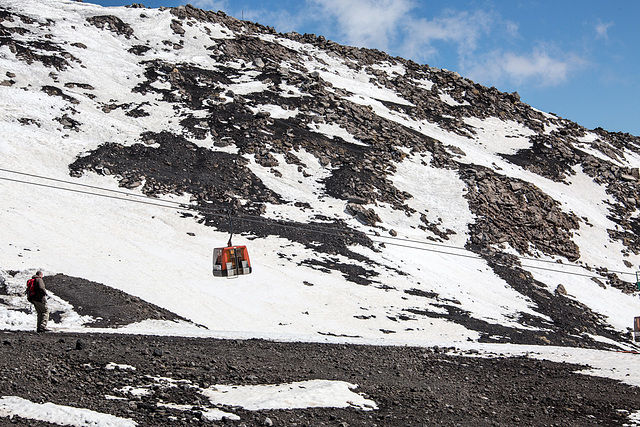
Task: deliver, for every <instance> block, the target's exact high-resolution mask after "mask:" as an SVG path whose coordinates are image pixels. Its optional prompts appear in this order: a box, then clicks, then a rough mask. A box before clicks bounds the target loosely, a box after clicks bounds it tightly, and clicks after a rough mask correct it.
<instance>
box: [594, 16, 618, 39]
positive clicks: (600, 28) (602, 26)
mask: <svg viewBox="0 0 640 427" xmlns="http://www.w3.org/2000/svg"><path fill="white" fill-rule="evenodd" d="M613 25H614V24H613V21H610V22H607V23H603V22H598V23H597V24H596V34H597V38H599V39H605V40H607V39H608V38H609V34H608V32H609V28H611V27H613Z"/></svg>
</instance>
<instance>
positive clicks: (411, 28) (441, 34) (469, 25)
mask: <svg viewBox="0 0 640 427" xmlns="http://www.w3.org/2000/svg"><path fill="white" fill-rule="evenodd" d="M492 24H493V18H492V17H491V16H490V15H489V14H488V13H486V12H483V11H475V12H456V11H446V12H445V14H444V15H442V16H440V17H437V18H434V19H431V20H426V19H420V20H407V23H406V25H405V28H404V30H405V31H404V34H403V35H404V37H403V46H402V47H401V49H402V51H403V55H408V56H409V57H411V58H417V59H418V60H429V59H432V58H433V57H434V56H436V55H437V53H438V49H437V48H436V44H437V43H440V42H443V43H452V44H453V45H454V46H455V48H456V50H457V52H458V54H459V55H460V56H461V57H466V56H468V55H470V54H472V53H473V52H474V51H475V50H476V49H477V47H478V42H479V40H480V39H481V38H482V37H483V36H484V35H486V34H487V33H489V32H490V30H491V26H492ZM430 57H431V58H430Z"/></svg>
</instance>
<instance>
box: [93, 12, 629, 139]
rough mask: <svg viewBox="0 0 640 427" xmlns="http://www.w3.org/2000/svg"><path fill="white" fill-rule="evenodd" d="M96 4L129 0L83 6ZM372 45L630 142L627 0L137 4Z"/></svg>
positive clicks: (280, 30)
mask: <svg viewBox="0 0 640 427" xmlns="http://www.w3.org/2000/svg"><path fill="white" fill-rule="evenodd" d="M85 2H87V3H96V4H100V5H103V6H123V5H126V4H131V3H133V1H131V0H129V1H125V0H85ZM137 2H138V3H143V4H144V5H145V6H148V7H154V8H155V7H159V6H167V7H172V6H179V5H181V4H186V3H191V4H193V5H194V6H196V7H199V8H202V9H208V10H223V11H225V12H226V13H227V14H229V15H232V16H235V17H237V18H244V19H246V20H251V21H256V22H259V23H261V24H263V25H268V26H272V27H275V29H276V30H277V31H279V32H288V31H297V32H299V33H315V34H318V35H324V36H325V37H327V38H328V39H330V40H333V41H335V42H338V43H340V44H347V45H352V46H362V47H369V48H376V49H379V50H383V51H385V52H388V53H389V54H391V55H393V56H401V57H404V58H407V59H412V60H414V61H416V62H418V63H421V64H429V65H431V66H433V67H438V68H446V69H448V70H452V71H457V72H459V73H460V74H461V75H462V76H464V77H468V78H470V79H472V80H473V81H475V82H477V83H481V84H483V85H485V86H495V87H496V88H498V89H499V90H501V91H505V92H513V91H517V92H518V93H519V94H520V97H521V100H522V101H523V102H525V103H527V104H530V105H531V106H533V107H535V108H538V109H540V110H543V111H546V112H552V113H555V114H557V115H559V116H561V117H564V118H567V119H570V120H573V121H575V122H577V123H578V124H580V125H583V126H585V127H587V128H589V129H593V128H595V127H598V126H600V127H603V128H604V129H606V130H609V131H614V132H618V131H620V132H629V133H632V134H634V135H638V136H640V66H639V65H640V59H639V56H640V26H639V25H638V24H637V17H638V16H640V2H638V1H635V0H617V1H615V2H605V1H602V0H559V1H550V0H549V1H547V0H526V1H525V0H522V1H520V0H459V1H448V2H442V1H426V0H422V1H420V0H191V1H181V0H153V1H151V0H137Z"/></svg>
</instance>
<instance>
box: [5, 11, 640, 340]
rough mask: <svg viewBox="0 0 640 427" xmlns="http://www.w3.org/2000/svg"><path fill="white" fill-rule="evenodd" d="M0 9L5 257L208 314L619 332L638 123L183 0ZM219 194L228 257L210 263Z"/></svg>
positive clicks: (378, 328) (373, 333) (346, 332)
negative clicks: (625, 123)
mask: <svg viewBox="0 0 640 427" xmlns="http://www.w3.org/2000/svg"><path fill="white" fill-rule="evenodd" d="M0 16H1V19H2V21H1V22H0V25H1V26H2V27H1V28H0V30H1V34H0V36H1V37H0V70H1V72H2V77H1V78H2V79H3V80H4V81H3V82H2V85H1V86H0V96H1V97H2V99H3V101H4V102H3V106H2V108H1V109H0V117H1V119H0V126H1V130H2V134H3V135H4V136H5V138H4V139H3V141H2V142H1V143H0V156H2V159H3V162H2V170H1V171H0V177H1V178H2V181H1V182H0V183H1V185H0V192H1V194H0V197H1V200H2V209H1V210H0V220H1V223H2V239H1V242H0V259H1V260H2V261H1V264H2V265H0V268H2V269H3V270H4V271H9V270H15V271H20V272H21V273H20V274H19V275H17V276H16V277H14V278H10V279H9V280H10V281H11V280H15V283H16V284H18V283H21V280H22V279H23V278H24V277H23V276H26V275H27V274H28V273H29V272H31V271H32V270H34V269H36V268H41V269H44V270H45V271H46V272H51V273H57V272H63V273H65V274H68V275H70V276H76V277H83V278H86V279H89V280H93V281H97V282H100V283H104V284H106V285H108V286H111V287H114V288H117V289H120V290H123V291H125V292H127V293H130V294H132V295H135V296H138V297H140V298H142V299H144V300H146V301H149V302H151V303H153V304H156V305H158V306H160V307H163V308H166V309H168V310H170V311H172V312H174V313H176V314H178V315H180V316H182V317H184V318H187V319H190V320H191V321H193V322H195V323H197V324H201V325H204V326H206V327H207V328H209V329H210V330H211V331H213V332H212V333H216V334H219V335H220V336H242V337H251V336H257V337H271V338H283V337H285V338H286V339H300V340H324V339H329V338H330V337H348V338H360V339H363V340H367V341H368V342H371V341H376V342H391V341H393V342H404V343H434V342H464V341H466V340H472V341H478V340H479V341H487V342H511V343H516V344H543V345H544V344H555V345H568V346H586V347H594V348H603V347H611V346H612V345H613V346H615V345H614V344H612V343H613V342H618V343H619V344H618V346H622V347H623V348H627V347H626V346H627V345H628V344H626V341H628V337H626V336H624V335H623V334H624V333H625V332H627V328H628V327H630V326H631V325H632V321H633V317H634V316H637V315H640V312H639V309H640V307H639V303H638V298H637V294H634V290H635V285H634V283H635V271H636V270H637V269H640V267H639V264H640V259H639V255H638V254H639V252H638V251H639V249H640V241H638V238H637V229H638V211H637V209H636V205H637V204H638V203H640V194H639V192H638V173H637V171H638V169H637V168H638V167H639V166H640V151H639V148H640V146H639V140H638V138H636V137H633V136H631V135H622V134H611V133H608V132H605V131H603V130H601V129H596V130H591V131H590V130H586V129H584V128H582V127H580V126H579V125H577V124H575V123H572V122H569V121H567V120H564V119H561V118H559V117H556V116H554V115H551V114H546V113H543V112H540V111H537V110H534V109H532V108H531V107H529V106H527V105H526V104H524V103H522V102H520V101H519V98H518V96H517V94H505V93H500V92H498V91H497V90H496V89H495V88H485V87H482V86H480V85H477V84H474V83H473V82H471V81H469V80H466V79H464V78H461V77H459V76H457V75H456V74H455V73H451V72H448V71H444V70H438V69H436V68H431V67H428V66H420V65H418V64H415V63H412V62H410V61H405V60H403V59H401V58H391V57H389V56H387V55H386V54H384V53H382V52H377V51H368V50H359V49H354V48H349V47H344V46H339V45H337V44H335V43H333V42H330V41H326V40H324V38H322V37H316V36H313V35H298V34H277V33H275V31H273V30H272V29H270V28H268V27H263V26H260V25H257V24H252V23H249V22H243V21H239V20H236V19H234V18H231V17H228V16H225V15H224V14H222V13H213V12H204V11H200V10H198V9H194V8H192V7H190V6H186V7H181V8H176V9H165V10H154V9H144V8H136V7H131V8H101V7H98V6H95V5H90V4H82V3H75V2H67V1H59V0H45V1H31V0H29V1H13V0H8V1H5V2H3V5H2V6H0ZM27 174H29V175H27ZM38 177H40V178H38ZM45 178H49V179H45ZM50 179H56V180H60V181H51V180H50ZM25 181H28V182H31V183H33V184H38V185H29V184H25V183H24V182H25ZM61 181H64V182H61ZM79 184H82V185H86V186H91V187H79V186H78V185H79ZM60 188H66V189H69V190H72V191H64V190H61V189H60ZM79 191H81V192H79ZM115 191H118V193H116V192H115ZM123 192H126V194H128V195H125V194H123ZM143 195H144V196H151V197H152V199H145V198H141V197H140V196H143ZM101 196H102V197H101ZM116 196H117V197H116ZM137 202H144V203H137ZM156 204H160V205H163V206H166V207H158V206H156ZM177 204H183V207H182V208H178V209H176V206H177ZM227 214H232V215H233V217H234V228H235V231H236V234H234V237H233V242H234V243H235V244H246V245H248V247H249V249H250V253H251V260H252V264H253V266H254V273H253V274H251V275H249V276H245V277H241V278H239V279H235V280H223V279H222V280H221V279H214V278H213V277H212V275H211V250H212V248H213V247H215V246H223V245H224V244H225V242H226V241H227V239H228V233H227V232H228V229H229V224H228V222H227ZM594 278H595V279H597V280H594ZM559 285H563V288H564V289H565V290H566V292H567V294H566V295H563V294H561V293H560V294H559V293H557V292H556V289H557V288H558V286H559Z"/></svg>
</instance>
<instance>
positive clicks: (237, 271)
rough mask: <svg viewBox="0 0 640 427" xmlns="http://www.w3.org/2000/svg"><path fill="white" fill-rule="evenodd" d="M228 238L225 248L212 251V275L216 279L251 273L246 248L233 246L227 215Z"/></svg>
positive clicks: (231, 222)
mask: <svg viewBox="0 0 640 427" xmlns="http://www.w3.org/2000/svg"><path fill="white" fill-rule="evenodd" d="M229 228H230V232H231V234H230V236H229V241H228V242H227V246H225V247H224V248H215V249H214V250H213V275H214V276H216V277H238V276H239V275H242V274H249V273H251V261H250V260H249V251H248V250H247V247H246V246H233V244H232V243H231V237H233V221H231V215H229Z"/></svg>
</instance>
